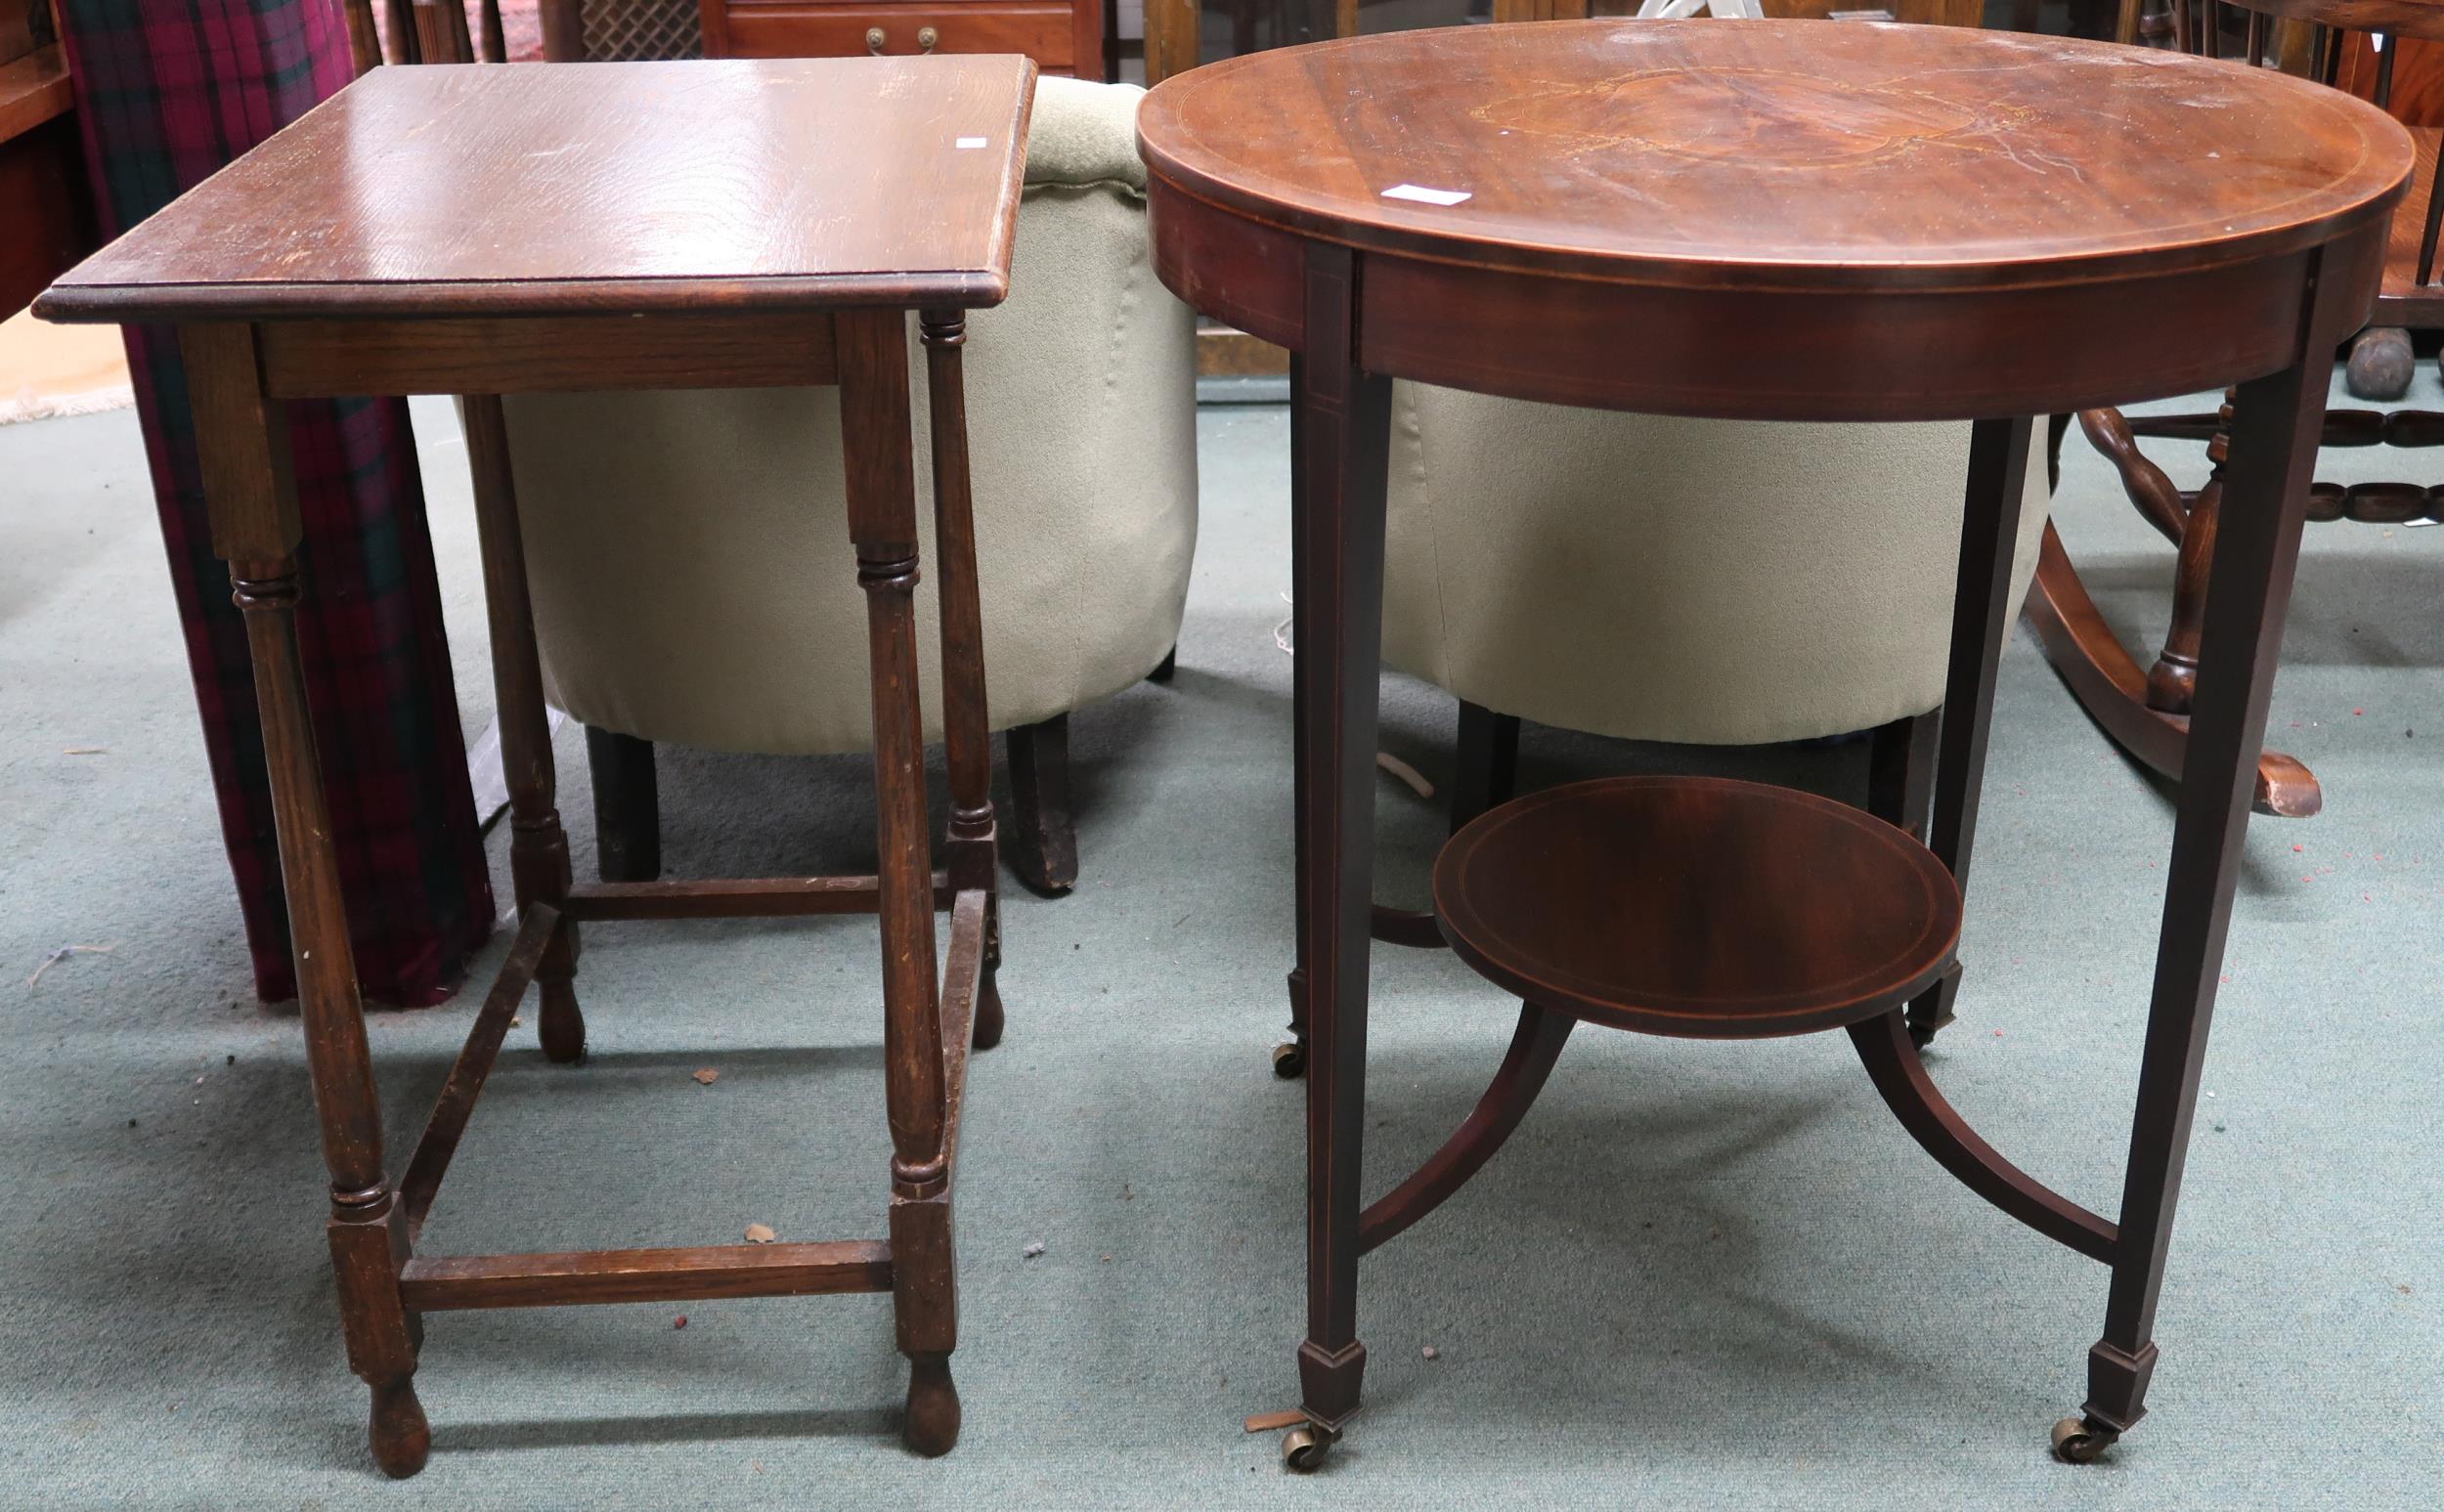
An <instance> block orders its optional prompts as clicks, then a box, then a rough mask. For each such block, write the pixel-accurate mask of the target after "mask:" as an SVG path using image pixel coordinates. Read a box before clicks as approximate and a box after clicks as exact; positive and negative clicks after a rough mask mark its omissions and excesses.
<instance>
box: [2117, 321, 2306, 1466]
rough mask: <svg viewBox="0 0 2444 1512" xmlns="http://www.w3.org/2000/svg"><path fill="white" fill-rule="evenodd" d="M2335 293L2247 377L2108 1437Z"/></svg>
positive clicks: (2144, 1325) (2155, 1238) (2133, 1388)
mask: <svg viewBox="0 0 2444 1512" xmlns="http://www.w3.org/2000/svg"><path fill="white" fill-rule="evenodd" d="M2320 292H2322V293H2324V295H2325V297H2323V298H2322V299H2320V300H2319V301H2318V308H2317V309H2316V311H2315V313H2314V316H2313V317H2312V319H2311V320H2310V321H2309V322H2308V323H2306V324H2307V326H2308V329H2307V331H2306V335H2305V340H2304V347H2305V351H2306V353H2307V356H2306V357H2305V358H2304V359H2303V360H2302V361H2301V362H2299V363H2298V364H2296V365H2295V366H2293V367H2291V368H2289V369H2287V370H2285V371H2283V372H2279V373H2276V374H2274V375H2272V376H2270V377H2265V378H2259V379H2257V380H2255V381H2253V382H2250V383H2246V384H2243V385H2242V386H2241V388H2240V390H2239V392H2238V399H2237V401H2236V403H2235V405H2234V415H2233V430H2232V449H2231V468H2230V481H2229V484H2228V487H2227V489H2226V493H2225V497H2224V504H2225V508H2224V516H2225V517H2224V520H2223V522H2222V528H2221V530H2220V531H2219V532H2218V538H2219V539H2218V540H2217V541H2216V546H2215V553H2214V559H2213V563H2212V568H2211V576H2210V578H2209V580H2208V583H2207V590H2206V605H2205V618H2204V627H2203V633H2202V636H2201V639H2200V643H2199V646H2200V655H2199V661H2198V691H2197V694H2196V697H2195V699H2194V700H2193V702H2192V705H2191V713H2190V738H2189V752H2188V759H2187V761H2186V762H2185V763H2184V769H2183V771H2182V774H2181V794H2180V809H2179V814H2178V818H2177V820H2176V821H2175V824H2174V828H2173V832H2172V859H2171V862H2170V864H2169V866H2168V868H2167V870H2166V876H2165V885H2164V911H2163V925H2162V930H2161V932H2160V935H2159V937H2158V943H2157V953H2156V977H2155V986H2154V992H2153V996H2152V999H2151V1002H2150V1005H2149V1009H2148V1018H2147V1042H2146V1049H2145V1051H2144V1053H2143V1056H2142V1058H2141V1060H2140V1064H2139V1091H2138V1105H2137V1109H2136V1113H2135V1115H2134V1117H2133V1120H2132V1125H2131V1137H2130V1157H2129V1166H2128V1169H2127V1171H2126V1172H2125V1174H2124V1176H2123V1179H2122V1189H2121V1220H2120V1226H2119V1233H2120V1238H2119V1243H2118V1246H2117V1254H2116V1256H2115V1260H2114V1270H2113V1288H2112V1296H2111V1300H2110V1301H2109V1303H2108V1305H2107V1307H2106V1312H2105V1329H2104V1336H2103V1337H2102V1338H2101V1339H2100V1340H2098V1342H2097V1344H2096V1347H2095V1348H2094V1349H2093V1350H2091V1351H2090V1352H2089V1355H2088V1396H2087V1402H2086V1404H2085V1409H2084V1410H2085V1413H2086V1424H2087V1427H2088V1429H2089V1430H2090V1431H2091V1432H2094V1431H2096V1430H2102V1431H2103V1432H2104V1433H2105V1434H2106V1435H2108V1436H2110V1435H2113V1434H2118V1433H2120V1432H2122V1431H2124V1430H2126V1429H2127V1428H2129V1427H2130V1425H2131V1424H2133V1423H2135V1422H2137V1421H2138V1419H2139V1418H2140V1416H2141V1415H2142V1414H2143V1413H2144V1411H2145V1410H2146V1408H2145V1398H2146V1395H2147V1384H2148V1380H2149V1377H2150V1376H2151V1375H2152V1374H2153V1373H2154V1370H2155V1365H2156V1344H2155V1339H2154V1334H2155V1322H2156V1300H2157V1296H2158V1294H2159V1292H2160V1289H2161V1287H2162V1285H2163V1274H2164V1255H2165V1251H2166V1249H2167V1247H2168V1245H2169V1244H2170V1241H2171V1237H2172V1215H2173V1206H2174V1203H2175V1201H2176V1200H2177V1198H2178V1197H2179V1194H2180V1189H2181V1168H2182V1162H2183V1159H2184V1157H2185V1155H2186V1153H2187V1151H2188V1147H2189V1137H2190V1122H2191V1118H2192V1115H2193V1114H2194V1113H2195V1112H2196V1111H2197V1106H2198V1084H2199V1074H2200V1070H2201V1068H2202V1066H2203V1064H2204V1059H2205V1054H2206V1028H2207V1022H2208V1019H2209V1018H2210V1016H2211V1015H2212V1014H2213V1011H2214V1003H2215V986H2216V982H2217V973H2218V972H2220V971H2221V970H2222V964H2223V946H2224V935H2225V930H2226V929H2227V927H2228V926H2229V925H2230V923H2231V917H2232V894H2233V888H2234V886H2235V884H2236V883H2237V881H2238V880H2239V876H2240V867H2241V852H2242V842H2243V840H2244V838H2245V837H2246V835H2247V833H2248V808H2249V797H2250V792H2251V788H2252V784H2253V781H2254V765H2255V756H2256V753H2257V749H2258V742H2259V741H2260V740H2261V739H2262V738H2263V737H2264V733H2265V723H2266V707H2267V704H2268V702H2269V700H2270V699H2271V697H2272V694H2273V689H2274V670H2275V661H2276V657H2277V654H2278V652H2279V651H2280V650H2281V648H2282V644H2283V620H2284V614H2285V611H2286V610H2287V608H2288V607H2289V604H2290V601H2291V576H2292V570H2293V568H2294V567H2295V566H2296V565H2297V562H2298V558H2299V538H2300V531H2301V528H2302V525H2303V524H2304V522H2305V515H2306V511H2307V505H2308V484H2309V481H2310V477H2311V474H2312V471H2313V469H2314V467H2315V465H2316V456H2317V439H2318V435H2319V432H2320V430H2321V428H2322V426H2323V424H2324V418H2325V394H2326V384H2327V381H2328V373H2329V372H2330V370H2331V369H2330V367H2329V366H2328V365H2329V364H2330V362H2331V361H2332V359H2331V356H2330V354H2331V352H2332V350H2333V342H2334V339H2335V334H2336V332H2335V325H2336V324H2339V323H2338V322H2337V321H2336V319H2335V316H2336V314H2337V313H2338V312H2337V311H2336V310H2335V308H2334V307H2335V305H2336V304H2338V303H2339V300H2338V298H2336V297H2335V295H2334V294H2333V292H2332V291H2331V290H2320Z"/></svg>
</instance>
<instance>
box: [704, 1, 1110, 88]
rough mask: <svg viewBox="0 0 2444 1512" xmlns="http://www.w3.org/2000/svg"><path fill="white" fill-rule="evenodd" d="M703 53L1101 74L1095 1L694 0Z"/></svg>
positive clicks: (1099, 10)
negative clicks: (1020, 57) (993, 56)
mask: <svg viewBox="0 0 2444 1512" xmlns="http://www.w3.org/2000/svg"><path fill="white" fill-rule="evenodd" d="M702 4H703V7H704V50H705V56H706V57H708V58H834V57H853V56H855V55H857V54H859V53H882V54H888V55H891V56H893V57H898V56H901V55H904V54H910V53H1025V54H1026V56H1027V57H1029V58H1032V59H1034V60H1035V65H1036V66H1037V67H1038V68H1041V69H1042V70H1043V71H1044V72H1046V73H1063V74H1070V75H1074V76H1076V77H1078V78H1089V79H1100V78H1102V77H1103V76H1104V24H1103V22H1104V11H1103V0H852V3H846V4H826V3H822V0H702Z"/></svg>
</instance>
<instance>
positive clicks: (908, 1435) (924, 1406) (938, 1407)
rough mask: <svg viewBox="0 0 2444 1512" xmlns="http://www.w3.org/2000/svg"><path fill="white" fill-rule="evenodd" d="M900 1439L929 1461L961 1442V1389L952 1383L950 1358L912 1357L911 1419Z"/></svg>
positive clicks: (909, 1363) (909, 1417)
mask: <svg viewBox="0 0 2444 1512" xmlns="http://www.w3.org/2000/svg"><path fill="white" fill-rule="evenodd" d="M900 1436H901V1438H903V1439H904V1440H905V1441H906V1442H907V1445H908V1447H909V1448H911V1449H914V1450H915V1451H916V1452H917V1453H920V1454H923V1455H924V1456H926V1457H927V1458H928V1459H931V1458H933V1457H934V1456H936V1455H938V1454H947V1453H949V1452H950V1449H951V1447H952V1446H953V1445H955V1444H957V1443H958V1442H959V1388H958V1387H956V1386H954V1385H952V1384H951V1380H950V1357H949V1356H948V1355H917V1356H911V1357H910V1358H909V1361H908V1416H907V1421H906V1423H905V1425H904V1426H903V1427H902V1428H901V1430H900Z"/></svg>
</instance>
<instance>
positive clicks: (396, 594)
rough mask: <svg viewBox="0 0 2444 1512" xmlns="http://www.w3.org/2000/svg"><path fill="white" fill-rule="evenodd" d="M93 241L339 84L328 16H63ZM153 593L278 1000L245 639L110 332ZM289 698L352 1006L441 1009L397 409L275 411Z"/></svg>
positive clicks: (151, 346)
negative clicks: (293, 592) (299, 583)
mask: <svg viewBox="0 0 2444 1512" xmlns="http://www.w3.org/2000/svg"><path fill="white" fill-rule="evenodd" d="M60 10H61V30H62V31H63V33H64V34H65V35H64V37H63V41H64V43H65V46H66V48H67V49H68V57H69V63H70V65H71V67H72V69H73V71H74V76H75V81H76V104H77V115H78V118H79V120H80V121H81V122H82V125H83V130H84V133H85V150H86V154H87V161H88V166H89V168H90V170H91V172H92V176H93V182H94V186H95V199H96V201H97V203H98V205H99V208H100V212H101V215H102V218H103V230H104V232H105V233H106V234H109V235H115V234H116V233H118V232H119V231H122V230H124V229H125V228H127V227H129V226H132V225H134V224H136V223H137V222H138V221H141V220H143V219H144V218H145V217H146V216H148V215H151V214H152V213H153V211H155V210H157V209H159V208H160V207H161V206H163V205H164V204H167V203H168V202H169V201H170V200H171V199H172V198H174V197H176V196H177V195H178V194H181V193H183V192H185V191H186V190H188V189H190V188H192V187H194V186H195V185H196V183H198V182H200V181H201V180H202V179H204V178H205V177H207V176H209V175H210V174H211V173H212V172H213V171H214V170H216V169H218V168H219V167H221V166H222V165H223V164H224V163H227V162H228V161H230V160H231V159H232V158H234V157H237V156H238V155H239V154H240V153H241V152H244V151H246V150H247V149H249V148H251V147H253V146H254V145H255V144H257V143H259V142H261V141H262V140H263V139H264V138H266V137H268V136H270V135H271V134H272V133H273V132H274V131H276V130H278V129H279V128H280V127H281V126H283V125H284V124H286V123H287V122H289V121H291V120H293V119H295V118H296V117H297V116H299V115H301V114H303V113H304V112H305V111H306V110H307V109H308V108H311V107H312V106H314V105H315V104H316V102H318V101H320V100H322V99H324V98H325V97H327V96H328V95H329V94H331V93H332V92H333V91H335V90H337V89H338V88H339V87H340V86H341V85H343V84H345V83H347V82H348V79H349V76H350V63H349V56H348V33H347V27H346V24H345V22H344V21H343V19H342V17H341V14H340V11H339V6H338V0H63V3H62V4H61V6H60ZM127 349H128V361H129V367H131V369H132V370H133V373H134V377H135V385H136V402H137V409H138V410H139V413H140V415H141V417H142V419H143V422H144V431H145V446H146V450H147V452H148V454H150V457H151V460H152V464H153V493H154V497H155V499H156V502H157V504H158V506H159V512H160V518H161V534H162V538H163V540H165V542H166V543H167V545H168V547H169V556H170V578H171V581H172V583H174V584H175V586H176V589H177V594H178V609H179V615H180V618H181V620H182V621H183V622H184V624H185V626H186V631H187V655H188V661H189V663H190V665H191V667H192V669H193V671H194V674H195V682H196V701H197V703H198V704H199V705H200V706H201V710H202V714H203V728H204V745H205V749H206V751H207V753H208V754H209V756H210V760H211V767H212V780H213V784H214V786H215V788H216V789H217V790H218V792H219V796H220V807H221V828H222V833H223V836H224V838H225V839H226V841H227V842H228V845H229V855H230V863H231V866H232V869H233V870H234V871H235V872H236V874H237V880H238V893H239V901H240V907H241V909H242V911H243V913H244V916H245V926H246V941H247V945H248V947H249V949H250V950H251V952H252V954H253V958H254V976H255V989H256V991H257V992H258V993H259V994H261V996H262V997H263V998H264V999H265V1000H266V1001H277V1000H279V999H283V998H288V997H293V996H295V995H296V976H295V972H294V971H293V969H292V966H291V963H290V960H289V943H288V916H287V907H286V903H285V901H284V897H283V893H282V888H281V880H280V855H279V851H278V849H277V848H276V842H275V836H274V832H273V819H272V797H271V789H270V785H269V781H268V779H267V777H266V776H265V770H264V764H263V747H262V737H261V733H260V729H259V727H258V725H257V723H256V714H255V698H254V678H253V672H252V670H251V665H250V663H249V662H248V660H247V655H246V633H245V628H244V626H243V624H242V622H241V620H240V616H239V613H238V610H237V609H236V607H235V606H234V605H232V603H231V602H230V596H229V571H228V568H227V567H226V566H224V565H223V564H222V563H220V562H219V561H217V560H216V559H215V558H214V557H213V555H212V549H211V539H210V535H209V532H208V531H207V529H206V526H205V519H204V504H203V494H202V488H201V485H200V483H199V481H198V478H197V472H196V448H195V433H194V421H193V417H192V415H191V414H190V413H189V410H188V400H187V374H186V369H185V367H184V365H183V364H182V363H181V362H180V360H179V356H178V344H177V340H176V338H175V336H174V334H173V333H172V332H170V331H168V330H166V329H161V328H140V327H133V326H131V327H129V329H128V331H127ZM289 432H290V436H291V438H292V440H293V441H294V444H295V448H296V458H297V465H296V472H297V500H298V504H299V507H300V509H301V511H302V514H303V516H304V524H305V545H304V549H303V551H302V553H301V562H302V566H301V569H300V571H301V576H302V580H303V584H304V589H305V593H304V602H303V605H302V607H301V608H300V610H299V614H298V622H299V634H300V637H301V639H302V641H303V645H304V660H305V673H306V687H307V696H308V697H309V698H310V699H311V700H312V703H313V709H314V724H315V735H316V745H317V748H318V750H319V751H320V753H321V756H322V765H323V779H324V785H325V786H326V788H327V790H328V792H329V798H330V809H331V820H332V827H333V829H334V831H335V839H336V841H337V844H338V849H339V870H340V881H341V886H342V888H343V890H344V891H345V893H346V895H347V901H348V929H349V935H350V937H351V939H352V940H353V941H354V943H355V947H356V958H357V974H358V977H359V979H360V980H361V981H362V982H363V984H364V988H365V991H366V994H367V996H369V997H371V998H375V999H378V1000H380V1001H383V1002H387V1003H394V1004H398V1005H401V1006H403V1007H421V1006H423V1005H426V1004H432V1003H438V1002H441V1001H443V1000H444V999H446V998H448V997H449V996H450V994H451V993H452V992H453V991H455V990H456V989H457V987H458V981H459V980H460V978H461V976H462V975H463V974H464V970H465V963H466V958H467V956H468V954H469V953H470V952H471V951H473V950H474V949H475V948H476V947H477V946H479V945H481V944H482V943H483V941H484V939H485V937H486V935H487V934H489V933H490V932H491V929H492V922H493V899H492V883H491V879H490V877H489V875H488V873H487V871H486V867H485V859H484V847H483V839H482V836H481V834H480V833H479V831H478V830H477V828H476V821H475V805H474V799H473V797H472V796H471V795H470V793H469V792H468V788H467V772H466V756H465V751H464V745H463V740H464V737H463V736H462V735H461V733H460V731H459V728H458V696H457V692H456V689H455V688H454V687H453V685H452V679H451V675H450V657H449V648H448V646H447V644H446V643H445V641H444V639H443V632H442V619H441V594H440V590H439V587H438V585H437V583H436V582H435V579H434V571H433V553H432V541H431V538H430V537H429V535H428V534H427V531H426V527H425V520H424V495H423V486H422V482H421V480H420V479H419V478H418V476H417V474H416V466H415V444H414V440H413V438H412V436H411V433H410V431H409V428H408V410H407V405H406V404H405V403H404V402H403V401H400V400H395V399H385V400H366V399H351V400H338V401H325V402H316V403H310V404H297V405H294V406H292V407H291V408H290V414H289Z"/></svg>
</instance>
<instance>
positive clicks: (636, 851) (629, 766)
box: [586, 725, 662, 882]
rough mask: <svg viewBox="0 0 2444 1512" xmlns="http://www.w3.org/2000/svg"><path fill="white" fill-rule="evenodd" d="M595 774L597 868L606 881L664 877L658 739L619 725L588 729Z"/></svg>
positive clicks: (588, 758)
mask: <svg viewBox="0 0 2444 1512" xmlns="http://www.w3.org/2000/svg"><path fill="white" fill-rule="evenodd" d="M586 766H587V768H588V770H589V771H590V772H592V773H593V779H594V870H595V874H596V875H597V876H599V877H600V878H601V879H602V880H603V881H604V882H655V881H658V880H660V878H661V876H662V796H661V788H660V785H659V783H658V782H657V781H656V779H655V775H654V765H653V742H652V741H649V740H639V739H637V738H636V737H635V736H633V735H622V734H620V733H619V732H618V731H616V730H598V729H595V728H593V727H592V726H590V725H589V726H588V727H587V730H586Z"/></svg>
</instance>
